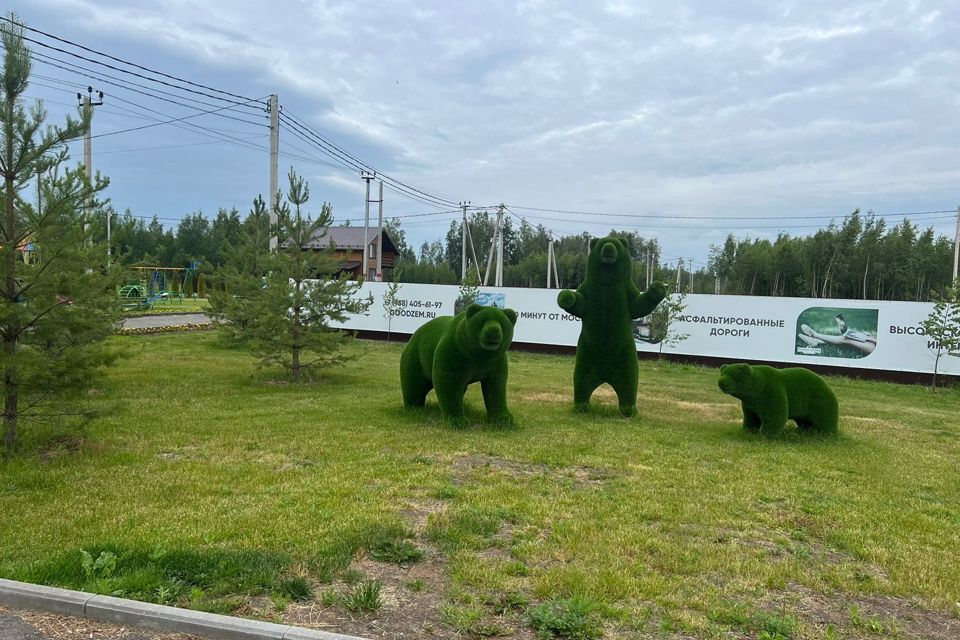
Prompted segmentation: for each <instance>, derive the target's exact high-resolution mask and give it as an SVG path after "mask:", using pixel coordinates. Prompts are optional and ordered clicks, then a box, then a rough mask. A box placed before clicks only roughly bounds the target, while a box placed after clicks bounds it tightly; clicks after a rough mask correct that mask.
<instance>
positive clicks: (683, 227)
mask: <svg viewBox="0 0 960 640" xmlns="http://www.w3.org/2000/svg"><path fill="white" fill-rule="evenodd" d="M527 217H528V218H532V219H534V220H548V221H551V222H569V223H574V224H579V225H587V226H593V227H601V226H602V227H609V226H610V224H609V223H606V222H601V221H587V220H569V219H566V218H551V217H548V216H536V215H533V216H527ZM674 219H675V220H677V221H680V220H683V218H674ZM758 219H759V218H758ZM904 219H905V220H906V219H908V218H904ZM953 219H955V216H943V217H932V218H925V219H923V220H920V222H934V221H939V220H953ZM643 228H644V229H670V230H673V231H677V232H685V231H687V230H690V229H705V230H711V231H725V230H754V229H781V230H787V229H823V228H824V225H822V224H812V225H793V224H782V225H774V226H766V225H759V226H758V225H746V226H705V225H676V224H673V225H657V224H647V223H644V225H643Z"/></svg>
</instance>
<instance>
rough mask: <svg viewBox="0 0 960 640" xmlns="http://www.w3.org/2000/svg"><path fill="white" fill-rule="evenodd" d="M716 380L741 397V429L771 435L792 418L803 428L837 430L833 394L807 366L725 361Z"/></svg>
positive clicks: (723, 388)
mask: <svg viewBox="0 0 960 640" xmlns="http://www.w3.org/2000/svg"><path fill="white" fill-rule="evenodd" d="M718 384H719V386H720V390H721V391H723V392H724V393H726V394H729V395H731V396H733V397H734V398H737V399H739V400H740V401H741V403H742V405H743V426H744V428H745V429H749V430H751V431H757V430H759V431H760V432H761V433H763V434H764V435H773V434H775V433H778V432H779V431H780V430H781V429H783V427H784V426H785V425H786V423H787V420H789V419H792V420H794V421H795V422H796V423H797V426H798V427H799V428H800V429H803V430H811V431H819V432H822V433H836V431H837V427H838V421H839V417H840V409H839V405H838V403H837V396H836V394H834V392H833V389H831V388H830V386H829V385H828V384H827V383H826V382H825V381H824V379H823V378H821V377H820V376H818V375H817V374H815V373H814V372H812V371H810V370H809V369H804V368H802V367H792V368H788V369H774V368H773V367H767V366H764V365H755V366H750V365H748V364H742V363H741V364H725V365H723V366H722V367H720V381H719V382H718Z"/></svg>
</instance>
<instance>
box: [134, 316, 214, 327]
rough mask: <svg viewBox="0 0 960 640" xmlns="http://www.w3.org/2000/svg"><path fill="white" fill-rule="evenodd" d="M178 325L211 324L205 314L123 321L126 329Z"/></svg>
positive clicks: (144, 317) (140, 317)
mask: <svg viewBox="0 0 960 640" xmlns="http://www.w3.org/2000/svg"><path fill="white" fill-rule="evenodd" d="M177 324H210V317H209V316H207V315H206V314H203V313H162V314H157V315H152V316H137V317H134V318H124V319H123V328H124V329H144V328H147V327H151V328H152V327H169V326H170V325H177Z"/></svg>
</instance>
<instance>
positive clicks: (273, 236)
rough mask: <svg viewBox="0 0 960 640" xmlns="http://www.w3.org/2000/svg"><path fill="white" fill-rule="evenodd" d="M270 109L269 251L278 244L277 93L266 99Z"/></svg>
mask: <svg viewBox="0 0 960 640" xmlns="http://www.w3.org/2000/svg"><path fill="white" fill-rule="evenodd" d="M267 109H268V110H269V111H270V251H276V250H277V247H278V246H279V240H278V238H277V233H278V227H279V220H278V219H277V205H278V204H279V203H278V202H277V191H279V186H278V185H277V164H278V163H279V162H280V100H279V98H277V94H275V93H274V94H271V95H270V99H269V100H268V101H267Z"/></svg>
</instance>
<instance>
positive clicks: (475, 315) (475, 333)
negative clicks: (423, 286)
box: [400, 304, 517, 427]
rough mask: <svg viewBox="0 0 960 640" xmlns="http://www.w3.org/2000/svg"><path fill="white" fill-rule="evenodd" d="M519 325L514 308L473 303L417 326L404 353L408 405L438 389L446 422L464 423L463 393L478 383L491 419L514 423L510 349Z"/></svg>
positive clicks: (404, 388)
mask: <svg viewBox="0 0 960 640" xmlns="http://www.w3.org/2000/svg"><path fill="white" fill-rule="evenodd" d="M516 323H517V312H516V311H514V310H513V309H497V308H496V307H482V306H480V305H478V304H471V305H470V306H469V307H467V308H466V310H464V311H461V312H460V313H459V314H457V315H456V316H441V317H439V318H434V319H433V320H431V321H430V322H428V323H427V324H425V325H423V326H422V327H420V328H419V329H417V330H416V331H415V332H414V334H413V335H412V336H411V337H410V341H409V342H408V343H407V346H406V347H405V348H404V350H403V354H402V355H401V356H400V389H401V390H402V392H403V404H404V406H407V407H422V406H423V403H424V401H425V400H426V398H427V394H428V393H429V392H430V389H436V392H437V401H438V402H439V404H440V413H441V414H442V415H443V420H444V422H446V423H447V424H448V425H450V426H454V427H460V426H464V425H466V424H467V418H466V416H465V415H464V413H463V395H464V394H465V393H466V392H467V385H469V384H471V383H474V382H479V383H480V385H481V387H482V388H483V403H484V404H485V405H486V407H487V418H488V419H489V420H490V421H491V422H495V423H498V424H502V425H511V424H513V416H512V415H510V411H508V410H507V348H508V347H509V346H510V342H511V341H512V340H513V326H514V325H515V324H516Z"/></svg>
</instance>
